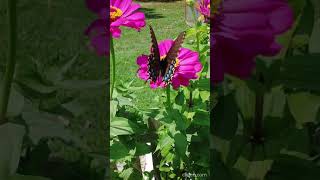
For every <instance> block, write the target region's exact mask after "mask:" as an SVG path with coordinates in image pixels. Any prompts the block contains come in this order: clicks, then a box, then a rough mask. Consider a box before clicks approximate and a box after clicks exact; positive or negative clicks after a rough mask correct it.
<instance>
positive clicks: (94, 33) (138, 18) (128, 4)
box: [85, 0, 146, 55]
mask: <svg viewBox="0 0 320 180" xmlns="http://www.w3.org/2000/svg"><path fill="white" fill-rule="evenodd" d="M86 4H87V7H88V9H90V10H91V11H92V12H94V13H96V14H97V15H98V18H97V19H96V20H95V21H93V22H92V23H91V24H90V25H89V27H88V28H87V29H86V31H85V34H86V35H87V36H89V37H90V40H91V47H93V48H94V49H95V50H96V51H97V53H98V54H99V55H106V54H108V53H109V46H108V44H109V43H108V42H109V38H110V35H109V33H111V34H112V37H114V38H119V37H120V35H121V30H120V26H126V27H130V28H134V29H136V30H140V29H141V28H142V27H144V26H145V25H146V22H145V16H144V14H143V13H142V12H139V11H138V9H139V8H140V5H139V4H136V3H133V2H132V0H110V32H108V29H107V26H108V24H107V22H108V19H107V14H108V11H109V10H108V8H107V1H106V0H86Z"/></svg>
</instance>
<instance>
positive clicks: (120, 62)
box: [114, 1, 187, 109]
mask: <svg viewBox="0 0 320 180" xmlns="http://www.w3.org/2000/svg"><path fill="white" fill-rule="evenodd" d="M138 3H139V4H140V5H141V6H142V11H143V12H144V13H145V15H146V18H147V25H151V26H152V27H153V29H154V30H155V33H156V36H157V40H158V42H159V41H161V40H164V39H174V38H176V37H177V36H178V34H179V33H180V32H182V31H184V30H186V28H187V25H186V23H185V21H184V1H175V2H138ZM121 29H122V36H121V38H120V39H116V40H115V41H114V42H115V53H116V66H117V69H116V73H117V81H118V82H119V80H122V81H131V80H134V85H136V86H145V87H146V88H144V89H142V90H140V91H139V92H138V93H137V95H138V98H137V99H136V100H135V104H136V105H137V106H138V107H139V108H142V109H144V108H153V107H154V106H157V105H159V104H157V103H156V102H154V103H150V102H153V100H154V97H155V95H159V94H161V92H163V90H160V89H159V90H151V89H150V88H148V85H144V81H142V80H141V79H139V78H138V77H137V75H136V72H137V69H138V66H137V65H136V58H137V57H138V56H139V55H141V54H149V51H150V45H151V44H150V34H149V28H148V27H147V26H146V27H145V28H143V29H142V30H141V31H140V32H137V31H135V30H133V29H129V28H126V27H122V28H121Z"/></svg>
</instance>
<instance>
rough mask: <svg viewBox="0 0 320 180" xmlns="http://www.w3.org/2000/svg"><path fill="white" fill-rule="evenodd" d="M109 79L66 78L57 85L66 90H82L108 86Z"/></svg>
mask: <svg viewBox="0 0 320 180" xmlns="http://www.w3.org/2000/svg"><path fill="white" fill-rule="evenodd" d="M107 82H108V80H64V81H59V82H57V84H56V86H57V87H59V88H62V89H66V90H82V89H90V88H98V87H101V86H106V85H107Z"/></svg>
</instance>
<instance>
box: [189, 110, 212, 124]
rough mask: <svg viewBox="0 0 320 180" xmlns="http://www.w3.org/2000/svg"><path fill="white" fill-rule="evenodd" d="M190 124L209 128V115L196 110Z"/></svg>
mask: <svg viewBox="0 0 320 180" xmlns="http://www.w3.org/2000/svg"><path fill="white" fill-rule="evenodd" d="M192 123H194V124H197V125H200V126H207V127H209V126H210V114H209V112H208V111H205V110H201V109H197V110H196V112H195V115H194V117H193V121H192Z"/></svg>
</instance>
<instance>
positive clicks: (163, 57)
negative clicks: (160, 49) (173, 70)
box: [160, 55, 180, 67]
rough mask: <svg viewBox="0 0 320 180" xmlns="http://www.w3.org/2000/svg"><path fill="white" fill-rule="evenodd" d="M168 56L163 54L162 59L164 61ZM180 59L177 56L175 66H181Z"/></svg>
mask: <svg viewBox="0 0 320 180" xmlns="http://www.w3.org/2000/svg"><path fill="white" fill-rule="evenodd" d="M166 57H167V55H163V56H161V57H160V61H163V60H164V59H165V58H166ZM179 61H180V60H179V59H178V58H176V63H175V64H174V67H177V66H179Z"/></svg>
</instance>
